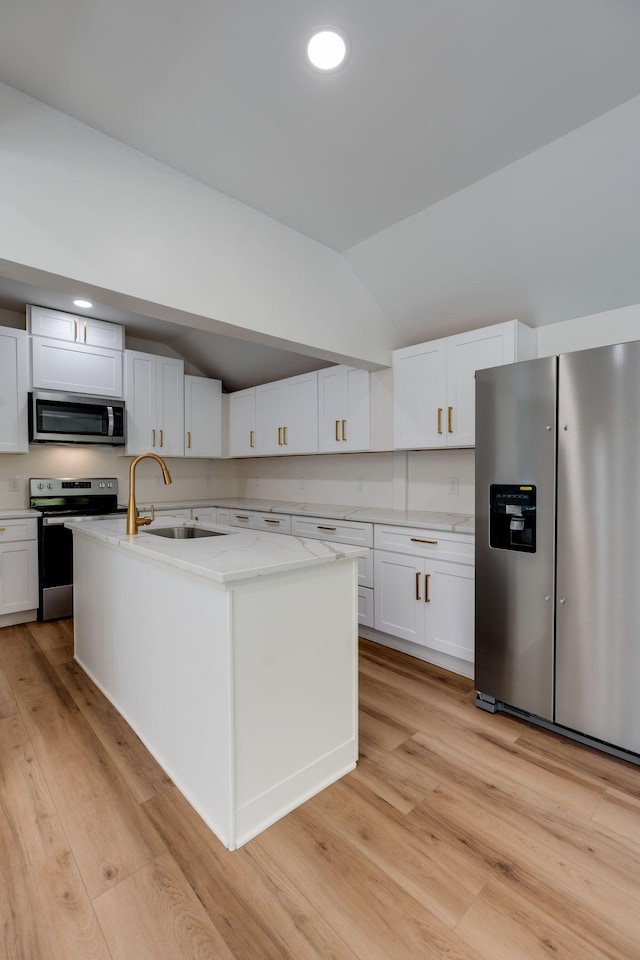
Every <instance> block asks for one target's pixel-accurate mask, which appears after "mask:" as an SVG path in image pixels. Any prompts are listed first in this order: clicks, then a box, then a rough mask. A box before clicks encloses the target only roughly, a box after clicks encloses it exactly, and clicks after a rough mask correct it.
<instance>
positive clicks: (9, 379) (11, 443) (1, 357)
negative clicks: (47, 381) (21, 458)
mask: <svg viewBox="0 0 640 960" xmlns="http://www.w3.org/2000/svg"><path fill="white" fill-rule="evenodd" d="M28 391H29V355H28V338H27V334H26V333H25V331H24V330H13V329H10V328H8V327H0V453H28V451H29V442H28V435H27V396H28Z"/></svg>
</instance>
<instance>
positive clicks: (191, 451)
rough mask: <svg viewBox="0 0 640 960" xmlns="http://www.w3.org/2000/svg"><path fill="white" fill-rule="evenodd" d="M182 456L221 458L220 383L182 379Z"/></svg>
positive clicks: (192, 378)
mask: <svg viewBox="0 0 640 960" xmlns="http://www.w3.org/2000/svg"><path fill="white" fill-rule="evenodd" d="M184 455H185V457H221V456H222V382H221V381H220V380H207V379H206V378H205V377H188V376H187V377H185V378H184Z"/></svg>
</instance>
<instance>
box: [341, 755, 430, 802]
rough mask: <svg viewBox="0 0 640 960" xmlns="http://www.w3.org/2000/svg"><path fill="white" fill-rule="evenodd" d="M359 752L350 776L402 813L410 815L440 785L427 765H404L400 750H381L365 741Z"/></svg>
mask: <svg viewBox="0 0 640 960" xmlns="http://www.w3.org/2000/svg"><path fill="white" fill-rule="evenodd" d="M360 752H361V756H360V760H359V761H358V765H357V767H356V769H355V770H354V771H353V772H352V774H351V775H350V776H352V777H353V779H354V780H357V781H358V782H359V783H362V784H364V785H365V786H367V787H369V789H370V790H372V791H373V792H374V793H376V794H377V795H378V796H379V797H381V798H382V799H383V800H386V801H387V803H390V804H391V805H392V806H394V807H396V809H397V810H401V811H402V812H403V813H410V811H411V810H413V808H414V807H415V805H416V804H417V803H419V802H420V801H421V800H422V799H423V798H424V797H425V796H426V795H427V793H429V792H430V791H431V790H435V788H436V787H437V785H438V780H437V779H436V778H434V776H433V774H432V772H431V771H430V770H429V768H428V767H427V766H426V765H425V766H422V767H417V766H415V765H413V766H412V765H410V764H408V763H405V761H404V758H403V756H402V755H401V754H400V753H399V752H398V750H394V751H392V752H390V751H387V750H382V749H381V748H379V747H376V745H375V744H371V743H370V742H369V741H368V740H365V739H364V738H362V739H361V740H360Z"/></svg>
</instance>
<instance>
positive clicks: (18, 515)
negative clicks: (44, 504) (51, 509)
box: [0, 508, 42, 520]
mask: <svg viewBox="0 0 640 960" xmlns="http://www.w3.org/2000/svg"><path fill="white" fill-rule="evenodd" d="M40 516H42V514H41V513H40V511H39V510H30V509H29V508H26V509H24V508H23V509H17V508H16V509H13V510H12V509H11V508H8V509H6V510H2V509H0V520H22V519H23V517H35V518H36V519H37V518H38V517H40Z"/></svg>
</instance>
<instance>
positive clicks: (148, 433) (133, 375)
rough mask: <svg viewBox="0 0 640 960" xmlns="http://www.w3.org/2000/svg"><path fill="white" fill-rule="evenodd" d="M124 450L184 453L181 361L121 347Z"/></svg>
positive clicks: (182, 373)
mask: <svg viewBox="0 0 640 960" xmlns="http://www.w3.org/2000/svg"><path fill="white" fill-rule="evenodd" d="M125 369H126V383H125V386H126V393H125V401H126V410H127V445H126V453H128V454H138V453H149V452H150V453H157V454H159V455H160V456H164V457H183V456H184V442H185V441H184V362H183V361H182V360H178V359H174V358H173V357H160V356H156V355H155V354H149V353H139V352H138V351H137V350H125Z"/></svg>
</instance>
